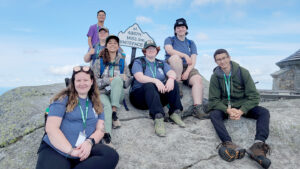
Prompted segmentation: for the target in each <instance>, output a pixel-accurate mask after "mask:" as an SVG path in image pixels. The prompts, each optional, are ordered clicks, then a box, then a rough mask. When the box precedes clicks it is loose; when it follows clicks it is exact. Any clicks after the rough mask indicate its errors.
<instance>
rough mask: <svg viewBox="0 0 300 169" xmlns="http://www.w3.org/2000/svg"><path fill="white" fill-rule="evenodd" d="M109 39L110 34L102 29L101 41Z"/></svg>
mask: <svg viewBox="0 0 300 169" xmlns="http://www.w3.org/2000/svg"><path fill="white" fill-rule="evenodd" d="M107 37H108V32H106V31H105V30H104V29H102V30H101V31H100V32H99V39H100V40H103V41H105V39H106V38H107Z"/></svg>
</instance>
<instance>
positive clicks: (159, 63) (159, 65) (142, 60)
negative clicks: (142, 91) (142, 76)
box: [128, 56, 164, 91]
mask: <svg viewBox="0 0 300 169" xmlns="http://www.w3.org/2000/svg"><path fill="white" fill-rule="evenodd" d="M137 59H139V60H140V61H141V62H142V67H143V73H145V70H146V67H147V65H146V60H145V56H140V57H137V58H134V59H133V60H132V61H131V62H130V64H129V65H128V68H129V72H130V74H131V76H133V73H132V71H131V69H132V66H133V63H134V61H135V60H137ZM155 62H156V63H157V68H161V69H162V70H164V63H163V61H161V60H159V59H156V58H155ZM135 80H136V79H135V78H134V76H133V80H132V82H131V85H130V86H131V87H132V86H133V83H134V81H135ZM131 87H130V91H131Z"/></svg>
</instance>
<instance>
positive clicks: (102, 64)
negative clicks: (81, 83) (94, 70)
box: [99, 58, 125, 77]
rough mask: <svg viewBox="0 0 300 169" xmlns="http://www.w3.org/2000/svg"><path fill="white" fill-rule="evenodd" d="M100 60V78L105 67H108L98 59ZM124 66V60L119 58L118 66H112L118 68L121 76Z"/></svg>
mask: <svg viewBox="0 0 300 169" xmlns="http://www.w3.org/2000/svg"><path fill="white" fill-rule="evenodd" d="M99 59H100V77H101V76H102V74H103V72H104V70H105V68H106V66H109V64H108V63H104V62H103V58H99ZM124 65H125V59H124V58H121V59H120V60H119V64H113V66H119V68H120V74H123V73H124Z"/></svg>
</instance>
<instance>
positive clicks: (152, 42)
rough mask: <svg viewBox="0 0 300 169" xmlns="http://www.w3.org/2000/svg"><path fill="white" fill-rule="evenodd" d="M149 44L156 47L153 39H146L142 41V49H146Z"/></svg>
mask: <svg viewBox="0 0 300 169" xmlns="http://www.w3.org/2000/svg"><path fill="white" fill-rule="evenodd" d="M149 46H153V47H156V43H155V42H154V41H153V40H147V41H146V42H145V43H144V49H147V48H148V47H149Z"/></svg>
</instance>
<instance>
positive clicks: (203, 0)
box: [191, 0, 249, 6]
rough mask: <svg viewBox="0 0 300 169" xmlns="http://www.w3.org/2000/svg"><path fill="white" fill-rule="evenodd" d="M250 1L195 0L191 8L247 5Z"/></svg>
mask: <svg viewBox="0 0 300 169" xmlns="http://www.w3.org/2000/svg"><path fill="white" fill-rule="evenodd" d="M248 1H249V0H193V1H192V3H191V6H201V5H206V4H212V3H218V2H222V3H225V4H245V3H247V2H248Z"/></svg>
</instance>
